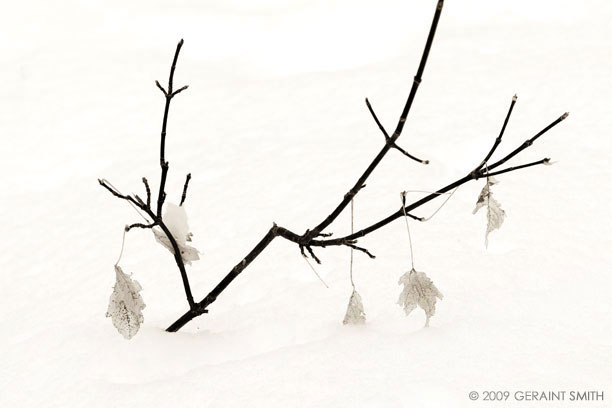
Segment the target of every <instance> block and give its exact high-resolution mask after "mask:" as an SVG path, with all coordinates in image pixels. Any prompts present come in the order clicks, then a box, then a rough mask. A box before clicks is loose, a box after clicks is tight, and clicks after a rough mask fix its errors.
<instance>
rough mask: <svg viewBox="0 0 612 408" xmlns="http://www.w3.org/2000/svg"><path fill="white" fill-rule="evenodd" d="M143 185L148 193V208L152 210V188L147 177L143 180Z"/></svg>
mask: <svg viewBox="0 0 612 408" xmlns="http://www.w3.org/2000/svg"><path fill="white" fill-rule="evenodd" d="M142 183H143V184H144V186H145V190H146V191H147V207H148V208H151V188H150V187H149V182H148V180H147V178H146V177H143V178H142Z"/></svg>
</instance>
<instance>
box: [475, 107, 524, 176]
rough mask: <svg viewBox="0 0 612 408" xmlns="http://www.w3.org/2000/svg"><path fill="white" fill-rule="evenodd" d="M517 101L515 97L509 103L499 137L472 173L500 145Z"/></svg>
mask: <svg viewBox="0 0 612 408" xmlns="http://www.w3.org/2000/svg"><path fill="white" fill-rule="evenodd" d="M517 99H518V96H516V95H514V96H513V97H512V102H510V108H509V109H508V113H507V114H506V119H504V124H503V125H502V128H501V131H500V132H499V136H497V138H496V139H495V143H493V147H491V150H489V153H487V155H486V156H485V158H484V159H483V160H482V162H480V164H479V165H478V167H476V168H475V169H474V173H476V172H478V171H479V170H480V169H482V167H483V166H484V165H485V164H486V163H487V162H488V161H489V159H490V158H491V156H492V155H493V152H495V150H496V149H497V147H498V146H499V144H500V143H501V141H502V137H503V135H504V132H505V131H506V126H507V125H508V120H510V115H511V114H512V109H514V104H515V103H516V100H517Z"/></svg>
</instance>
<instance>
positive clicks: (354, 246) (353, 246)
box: [344, 244, 376, 259]
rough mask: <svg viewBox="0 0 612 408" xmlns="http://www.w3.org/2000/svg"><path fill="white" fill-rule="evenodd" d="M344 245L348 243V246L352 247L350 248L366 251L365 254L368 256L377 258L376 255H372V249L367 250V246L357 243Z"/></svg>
mask: <svg viewBox="0 0 612 408" xmlns="http://www.w3.org/2000/svg"><path fill="white" fill-rule="evenodd" d="M344 245H346V246H347V247H350V248H353V249H356V250H357V251H361V252H363V253H365V254H366V255H367V256H369V257H370V258H371V259H375V258H376V257H375V256H374V255H372V254H371V253H370V251H368V250H367V249H365V248H362V247H358V246H357V245H355V244H344Z"/></svg>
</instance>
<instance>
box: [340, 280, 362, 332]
mask: <svg viewBox="0 0 612 408" xmlns="http://www.w3.org/2000/svg"><path fill="white" fill-rule="evenodd" d="M365 321H366V314H365V312H364V311H363V303H362V302H361V296H360V295H359V293H357V291H356V290H355V289H353V293H352V294H351V298H350V299H349V303H348V307H347V308H346V314H345V315H344V320H343V321H342V324H352V325H357V324H364V323H365Z"/></svg>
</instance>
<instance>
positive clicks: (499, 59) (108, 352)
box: [0, 0, 612, 407]
mask: <svg viewBox="0 0 612 408" xmlns="http://www.w3.org/2000/svg"><path fill="white" fill-rule="evenodd" d="M255 3H257V4H255ZM434 3H435V2H434V1H433V0H432V1H419V2H414V1H412V2H400V1H391V0H384V1H378V2H361V1H357V2H355V1H347V0H336V1H294V2H286V1H278V0H268V1H262V2H249V1H244V0H233V1H221V0H218V1H213V2H195V1H188V0H182V1H178V2H172V3H170V2H165V1H160V0H154V1H148V2H145V1H137V2H130V3H128V4H125V3H124V2H119V1H106V2H103V3H101V2H100V3H98V4H96V3H94V2H78V1H63V2H61V4H60V3H57V2H43V1H33V2H22V3H19V2H13V3H12V4H10V5H8V6H7V7H6V8H5V10H4V12H3V14H2V16H1V17H0V19H1V21H0V22H1V23H2V24H1V27H2V28H1V30H2V34H3V35H2V36H0V44H1V47H2V52H1V53H0V74H1V75H0V77H1V78H3V86H2V89H3V90H2V95H3V97H2V102H0V103H1V105H2V108H1V109H0V131H1V133H2V140H3V143H2V156H3V158H2V188H1V189H0V203H1V208H2V213H3V221H2V230H3V235H2V236H3V238H2V248H3V250H2V256H1V257H0V268H1V271H2V274H1V275H0V276H1V277H2V282H1V285H0V299H2V309H1V310H2V312H1V319H2V336H1V340H0V341H1V344H0V353H1V354H0V358H1V367H2V371H1V374H0V384H1V385H0V406H2V407H34V406H36V407H38V406H45V407H56V406H57V407H69V406H83V407H109V406H113V407H115V406H116V407H124V406H125V407H128V406H129V407H171V406H181V407H196V406H197V407H202V406H204V407H207V406H208V407H407V406H415V407H428V406H432V407H451V406H452V407H458V406H465V407H474V406H492V405H496V404H499V405H500V406H501V404H500V403H492V402H489V403H487V402H483V401H481V400H480V401H477V402H473V401H471V400H470V399H469V397H468V394H469V392H470V391H477V392H479V393H480V397H481V399H482V397H483V392H484V391H486V390H501V391H505V390H507V391H509V392H510V393H511V396H510V400H509V401H508V402H507V403H505V405H504V406H541V405H540V404H542V403H538V402H525V401H523V402H517V401H514V398H513V396H514V393H515V392H516V391H526V390H536V391H559V390H566V391H568V392H569V391H571V390H578V391H584V390H597V391H604V392H605V401H603V402H601V401H599V402H589V403H585V405H583V406H588V407H603V406H609V405H610V404H611V402H610V401H611V400H612V385H611V384H612V369H611V367H612V340H611V338H612V319H610V308H611V307H612V298H611V296H610V292H611V289H612V288H611V286H612V277H611V274H610V273H611V272H612V268H611V267H610V265H611V263H612V251H610V246H611V244H612V242H611V241H612V240H611V239H610V233H611V228H610V227H611V226H612V225H611V222H610V204H609V203H610V199H611V198H612V193H611V192H610V191H611V189H612V185H611V184H612V183H611V181H610V180H611V178H612V172H611V168H612V167H611V166H610V153H611V152H612V149H611V141H610V140H611V138H610V129H611V125H612V123H611V120H610V114H609V110H610V107H611V106H612V105H611V103H610V100H611V98H612V80H611V73H612V48H611V47H610V44H609V39H610V37H611V35H612V28H610V19H611V18H612V6H611V5H610V3H609V2H606V1H599V0H598V1H581V2H574V1H572V2H570V1H561V2H560V1H552V0H545V1H538V2H535V1H522V0H521V1H513V2H493V1H476V0H471V1H461V2H459V1H449V2H447V4H446V5H445V8H444V11H443V14H442V18H441V21H440V25H439V28H438V32H437V35H436V39H435V42H434V46H433V50H432V53H431V55H430V59H429V61H428V65H427V69H426V71H425V75H424V79H423V83H422V85H421V87H420V89H419V92H418V94H417V97H416V100H415V103H414V106H413V109H412V111H411V113H410V116H409V118H408V122H407V125H406V128H405V130H404V134H403V135H402V137H401V138H400V140H399V144H400V145H402V146H403V147H405V148H407V149H408V150H410V151H411V152H413V153H414V154H416V155H419V156H422V157H425V158H428V159H429V160H431V164H430V165H429V166H422V165H418V164H416V163H414V162H412V161H409V160H407V159H406V158H405V157H403V156H402V155H401V154H399V153H398V152H396V151H391V152H390V153H389V154H388V155H387V157H386V158H385V160H384V161H383V162H382V164H381V165H380V166H378V168H377V169H376V170H375V172H374V173H373V175H372V176H371V177H370V179H369V180H368V182H367V187H366V189H364V190H363V191H362V192H361V193H360V194H359V195H358V197H357V199H356V201H355V211H356V213H355V214H356V215H355V217H356V219H355V223H356V227H357V228H360V227H364V226H367V225H370V224H371V223H372V222H374V221H377V220H379V219H381V218H383V217H385V216H386V215H388V214H390V213H391V212H393V211H396V210H397V208H398V207H399V205H400V201H399V192H400V191H402V190H407V189H411V190H433V189H436V188H439V187H442V186H444V185H446V184H448V183H449V182H451V181H454V180H455V179H457V178H459V177H461V176H463V175H464V174H466V173H467V172H468V171H470V170H471V169H472V168H473V167H474V166H475V165H476V164H478V162H479V161H480V160H482V158H483V157H484V155H485V154H486V152H487V151H488V149H489V147H490V146H491V143H492V142H493V140H494V138H495V137H496V136H497V133H498V132H499V128H500V126H501V124H502V121H503V118H504V116H505V114H506V110H507V107H508V104H509V103H510V99H511V97H512V95H513V94H514V93H517V94H518V96H519V99H518V102H517V105H516V107H515V110H514V113H513V116H512V119H511V122H510V124H509V126H508V129H507V131H506V135H505V138H504V141H503V144H502V146H501V148H500V149H499V150H498V152H497V153H496V156H494V158H495V157H501V155H502V154H503V153H504V152H509V151H510V150H511V149H513V148H514V147H516V146H518V145H519V144H520V143H522V142H523V141H524V140H525V139H526V138H528V137H531V136H532V135H534V134H535V133H536V132H537V131H539V130H540V129H542V128H543V127H544V126H546V125H547V124H548V123H550V122H551V121H552V120H554V119H555V118H557V117H558V116H559V115H561V114H562V113H563V112H565V111H570V116H569V118H568V119H567V120H566V121H564V122H563V123H562V124H560V125H559V126H557V127H555V128H554V129H553V130H552V131H551V132H549V133H548V134H546V135H545V136H543V137H542V138H541V139H540V140H538V142H537V143H536V144H534V146H532V147H531V148H530V149H528V150H526V151H525V152H524V153H523V154H521V155H520V156H518V157H516V158H515V159H513V161H512V162H511V163H510V164H522V163H526V162H529V161H534V160H538V159H541V158H544V157H551V158H552V159H553V161H557V162H558V163H557V164H555V165H554V166H551V167H545V166H538V167H534V168H531V169H527V170H520V171H517V172H513V173H509V174H506V175H503V176H499V178H498V179H499V180H500V184H499V185H497V186H495V195H496V198H497V199H498V200H499V201H500V202H501V204H502V206H503V208H504V209H505V210H506V213H507V217H506V220H505V223H504V225H503V226H502V228H501V230H499V231H495V232H493V233H491V235H490V237H489V238H490V242H489V248H488V250H487V249H485V247H484V231H485V228H486V225H485V219H484V215H483V214H482V213H478V214H477V215H472V214H471V211H472V209H473V206H474V204H475V201H476V198H477V195H478V192H479V191H480V189H481V188H482V185H483V182H482V181H479V182H471V183H469V184H467V185H465V186H463V187H462V188H460V189H459V190H458V191H457V193H456V194H455V195H454V196H453V198H452V199H451V200H450V201H449V202H448V204H447V205H446V206H445V207H444V208H443V209H442V210H441V211H440V212H439V213H438V214H437V215H436V217H435V218H433V219H432V220H431V221H429V222H427V223H422V224H418V225H417V224H416V223H412V228H411V230H412V236H413V240H414V250H415V262H416V267H417V269H418V270H422V271H425V272H426V273H427V274H428V275H429V276H430V277H431V278H432V279H433V280H434V282H435V284H436V286H437V287H438V288H439V289H440V291H441V292H442V293H443V294H444V295H445V297H444V300H443V301H441V302H440V303H439V304H438V310H437V314H436V316H434V317H433V318H432V321H431V327H430V328H428V329H424V328H422V325H423V323H424V315H423V312H422V311H421V310H417V311H415V312H413V314H412V315H410V316H409V317H405V316H404V314H403V311H402V310H401V308H400V307H399V306H397V304H396V301H397V297H398V295H399V293H400V289H401V288H400V287H399V286H398V285H397V281H398V279H399V277H400V276H401V275H402V274H403V273H404V272H405V271H406V270H407V269H409V267H410V256H409V250H408V241H407V235H406V229H405V225H404V223H403V221H401V220H398V221H396V222H394V223H392V224H391V225H389V226H387V227H385V228H383V229H381V230H379V231H377V232H375V233H373V234H371V235H369V236H367V237H366V238H364V239H362V240H361V241H360V243H361V244H362V245H364V246H365V247H367V248H368V249H370V250H371V251H372V252H373V253H374V254H376V255H377V258H376V260H370V259H369V258H367V257H366V256H364V255H362V254H360V253H356V255H355V268H354V275H355V281H356V285H357V288H358V290H359V292H360V293H361V296H362V298H363V302H364V305H365V311H366V314H367V324H366V325H365V326H363V327H345V326H343V325H342V318H343V315H344V312H345V308H346V304H347V302H348V298H349V296H350V293H351V288H350V282H349V277H348V261H349V252H348V250H347V249H346V248H327V249H323V250H318V251H317V254H318V255H319V256H320V257H321V258H322V260H323V264H322V265H320V266H316V269H317V271H318V273H319V274H320V275H321V276H322V277H323V279H324V280H325V281H326V282H327V283H328V285H329V286H330V288H329V289H327V288H325V287H324V286H323V285H322V284H321V282H320V281H319V280H318V279H317V277H316V276H315V275H314V274H313V273H312V271H311V270H310V268H309V266H308V265H307V264H306V262H304V260H303V259H302V258H301V256H300V254H299V250H298V248H297V247H296V246H295V245H294V244H292V243H289V242H288V241H285V240H283V239H282V238H279V239H277V240H275V241H274V242H273V243H272V244H271V245H270V246H269V247H268V248H267V249H266V250H265V252H264V253H263V254H262V255H261V256H260V257H258V258H257V259H256V260H255V262H254V263H253V264H252V265H251V266H250V267H249V268H248V269H247V270H246V271H245V272H244V273H243V274H242V275H241V276H239V277H238V278H237V279H236V280H235V281H234V283H232V285H231V286H230V287H229V288H228V289H227V290H226V291H225V292H224V293H223V294H222V295H221V296H220V297H219V299H218V301H217V302H215V303H214V304H213V305H212V306H211V307H210V314H209V315H205V316H202V317H200V318H198V319H196V320H194V321H192V322H191V323H190V324H189V325H187V326H186V327H185V328H184V329H183V330H181V331H180V332H179V333H175V334H169V333H166V332H164V328H165V327H167V325H169V324H170V323H171V322H173V321H174V320H175V319H176V318H177V317H178V316H180V315H181V314H182V313H184V312H185V311H186V308H187V304H186V301H185V297H184V293H183V288H182V284H181V281H180V276H179V273H178V270H177V269H176V266H175V265H174V263H173V259H172V257H171V256H170V255H169V253H168V251H167V250H166V249H164V248H162V247H161V246H159V245H158V244H157V243H156V242H155V239H154V237H153V234H151V232H150V231H143V230H135V231H133V232H130V233H129V234H128V236H127V241H126V246H125V253H124V255H123V259H122V262H121V265H122V267H123V269H124V270H125V271H126V272H129V273H133V277H134V278H135V279H137V280H138V281H139V282H140V283H141V284H142V286H143V288H144V290H143V291H142V292H141V293H142V296H143V298H144V301H145V303H146V304H147V307H146V309H145V310H144V314H145V323H144V325H143V327H142V328H141V330H140V332H139V333H138V334H137V336H136V337H135V338H133V339H132V340H131V341H126V340H125V339H124V338H123V337H122V336H121V335H119V334H118V333H117V331H116V330H115V328H114V327H113V326H112V323H111V321H110V319H108V318H105V316H104V314H105V312H106V308H107V304H108V299H109V296H110V294H111V292H112V286H113V283H114V277H115V273H114V269H113V264H114V263H115V260H116V258H117V256H118V254H119V250H120V247H121V236H122V228H123V226H124V225H125V224H127V223H131V222H137V221H139V218H138V216H137V215H136V214H135V213H134V211H133V210H132V209H131V208H130V207H129V206H128V205H127V204H126V203H125V202H122V201H120V200H117V199H115V198H113V197H111V195H110V194H108V192H106V191H104V190H103V189H102V188H101V187H100V186H99V185H98V183H97V180H96V179H97V178H99V177H104V178H106V179H108V180H109V181H111V183H113V184H114V185H115V186H116V187H117V188H118V189H119V190H121V191H122V192H124V193H130V192H136V193H139V194H142V190H143V188H142V184H141V183H140V178H141V177H142V176H147V177H148V178H149V180H150V181H151V183H152V187H153V188H154V189H155V188H156V187H157V184H158V182H159V165H158V163H159V159H158V157H159V156H158V154H159V153H158V149H159V130H160V125H161V115H162V110H163V98H162V96H161V94H160V92H159V90H157V89H156V88H155V86H154V82H153V81H154V80H155V79H159V80H160V81H161V82H162V83H165V82H166V81H167V75H168V68H169V64H170V59H171V57H172V54H173V52H174V48H175V46H176V43H177V42H178V40H179V39H180V38H184V39H185V45H184V47H183V51H182V54H181V57H180V60H179V64H178V68H177V74H176V85H179V86H180V85H183V84H189V85H190V88H189V90H187V91H186V92H183V93H182V94H181V95H179V96H178V97H177V98H176V99H175V100H174V102H173V105H172V111H171V115H170V124H169V128H168V132H169V133H168V142H167V155H166V158H167V159H168V160H169V162H170V172H169V181H168V185H167V191H168V193H169V198H168V200H169V201H171V202H174V203H177V202H178V201H179V197H180V193H181V190H182V186H183V180H184V176H185V174H186V173H187V172H192V174H193V179H192V182H191V185H190V190H189V194H188V198H187V204H186V206H187V211H188V214H189V217H190V219H189V221H190V226H191V229H192V232H193V233H194V234H195V235H194V245H195V246H196V247H198V248H199V249H200V250H201V251H203V256H202V259H201V260H200V261H198V262H195V263H194V265H193V266H192V267H188V272H189V276H190V279H191V282H192V288H193V291H194V293H195V296H196V298H198V299H201V298H202V297H203V296H205V295H206V294H207V293H208V291H209V290H210V289H211V288H212V287H213V286H214V285H215V284H216V283H217V282H218V281H219V280H220V279H221V278H222V277H223V276H225V274H226V273H227V272H229V270H230V269H231V267H232V266H233V265H234V264H236V263H237V262H239V261H240V260H241V259H242V258H243V257H244V256H245V255H246V253H247V252H248V251H249V250H250V249H251V248H252V247H253V246H254V245H255V244H256V243H257V242H258V241H259V240H260V239H261V237H262V236H263V235H264V234H265V233H266V231H267V230H268V229H269V228H270V226H271V225H272V222H276V223H278V224H279V225H282V226H284V227H286V228H289V229H291V230H292V231H295V232H297V233H302V232H303V231H304V230H305V229H306V228H309V227H312V226H314V225H316V224H318V223H319V222H320V221H321V220H322V219H323V218H324V217H325V216H326V215H327V214H328V213H329V212H330V211H331V209H332V208H334V206H335V205H337V203H338V202H339V200H341V198H342V196H343V195H344V194H345V193H346V191H347V190H348V188H349V187H350V186H351V185H352V183H354V182H355V180H356V178H357V177H358V176H359V175H360V174H361V173H362V171H363V170H364V169H365V167H366V166H367V165H368V164H369V162H370V161H371V160H372V158H373V157H374V155H375V154H376V152H377V151H378V149H380V147H381V146H382V143H383V137H382V135H381V134H380V132H379V130H378V129H377V127H376V125H375V123H374V122H373V121H372V119H371V117H370V115H369V114H368V112H367V109H366V107H365V104H364V102H363V101H364V97H366V96H368V97H369V98H370V101H371V102H372V103H373V105H374V108H375V109H376V111H377V113H378V116H379V118H380V119H381V121H382V122H383V123H384V124H385V125H386V126H387V127H388V128H389V129H391V128H393V127H394V126H395V121H396V120H397V118H398V116H399V113H400V112H401V109H402V106H403V103H404V101H405V98H406V96H407V94H408V91H409V89H410V86H411V82H412V77H413V75H414V73H415V72H416V68H417V64H418V60H419V57H420V54H421V52H422V49H423V44H424V41H425V37H426V34H427V30H428V28H429V24H430V22H431V17H432V15H433V9H434ZM418 196H419V194H417V193H414V194H413V198H417V197H418ZM435 208H436V205H435V203H434V204H432V205H430V206H428V207H426V208H425V207H424V208H422V209H420V210H417V211H416V213H417V215H428V214H429V213H431V212H432V211H433V210H435ZM349 228H350V219H349V214H348V211H347V212H345V213H344V214H343V215H342V216H341V217H339V218H338V220H337V221H336V223H334V224H333V225H332V226H331V227H330V228H329V231H333V232H335V233H336V234H338V235H339V234H343V233H346V232H348V231H349ZM573 404H574V405H572V403H571V402H569V401H565V402H548V403H546V406H548V407H563V406H568V407H569V406H577V405H575V403H573Z"/></svg>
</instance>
